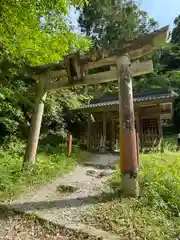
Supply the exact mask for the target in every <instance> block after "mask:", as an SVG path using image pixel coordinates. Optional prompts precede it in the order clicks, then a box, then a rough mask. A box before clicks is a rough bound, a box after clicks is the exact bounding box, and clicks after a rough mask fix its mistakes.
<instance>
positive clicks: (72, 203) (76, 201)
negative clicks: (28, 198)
mask: <svg viewBox="0 0 180 240" xmlns="http://www.w3.org/2000/svg"><path fill="white" fill-rule="evenodd" d="M117 198H119V199H120V193H119V192H118V193H117V192H114V193H109V194H105V193H104V194H102V195H97V196H87V197H81V198H69V199H67V198H66V199H60V200H54V201H40V202H24V203H17V204H6V205H5V204H1V205H0V211H1V209H3V208H7V209H14V210H15V211H20V212H21V211H23V212H26V211H32V212H33V211H38V210H44V209H52V208H57V209H62V208H72V207H81V206H83V205H89V204H98V203H105V202H109V201H112V200H114V199H117ZM0 218H1V212H0Z"/></svg>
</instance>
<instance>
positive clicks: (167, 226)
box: [83, 151, 180, 240]
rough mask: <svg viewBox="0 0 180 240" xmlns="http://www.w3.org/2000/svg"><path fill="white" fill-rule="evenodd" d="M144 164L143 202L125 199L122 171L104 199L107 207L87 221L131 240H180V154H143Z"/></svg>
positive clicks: (102, 205)
mask: <svg viewBox="0 0 180 240" xmlns="http://www.w3.org/2000/svg"><path fill="white" fill-rule="evenodd" d="M140 163H141V169H140V187H141V196H140V198H139V199H128V198H121V193H120V174H119V167H118V168H117V172H116V173H115V174H114V176H113V178H112V179H111V180H110V181H109V183H108V186H106V188H107V189H106V193H104V194H103V195H102V197H101V198H102V199H103V198H104V203H102V201H99V203H97V204H96V207H95V210H94V213H93V215H92V213H91V214H89V215H86V216H84V217H83V220H84V221H85V223H89V224H91V225H93V226H95V227H98V228H102V229H104V230H106V231H110V232H113V233H116V234H118V235H119V236H121V235H122V236H129V239H141V240H144V239H148V240H156V239H157V240H159V239H160V240H161V239H162V240H166V239H167V240H168V239H169V240H172V239H179V238H178V237H180V153H172V152H168V151H165V153H164V154H163V155H160V154H153V153H152V154H143V155H141V162H140ZM109 196H111V197H109ZM107 197H108V198H107Z"/></svg>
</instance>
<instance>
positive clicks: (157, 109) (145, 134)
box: [76, 89, 177, 152]
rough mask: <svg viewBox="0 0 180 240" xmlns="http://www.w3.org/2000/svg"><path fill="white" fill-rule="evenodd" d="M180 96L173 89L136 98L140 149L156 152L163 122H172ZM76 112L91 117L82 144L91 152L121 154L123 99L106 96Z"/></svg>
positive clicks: (150, 91)
mask: <svg viewBox="0 0 180 240" xmlns="http://www.w3.org/2000/svg"><path fill="white" fill-rule="evenodd" d="M176 96H177V94H176V93H175V92H174V91H172V90H171V89H150V90H148V91H144V92H140V93H137V94H134V111H135V126H136V131H137V133H138V135H139V142H140V149H141V150H143V149H148V150H153V149H155V148H157V146H159V145H160V142H161V141H162V139H163V130H162V122H163V120H167V119H172V115H173V102H174V99H175V98H176ZM76 111H83V112H87V113H89V119H88V126H87V130H86V132H83V133H80V135H81V136H80V138H81V143H82V144H83V145H85V146H86V147H87V149H88V150H90V151H98V152H99V151H100V152H106V151H111V152H114V151H119V139H120V136H119V133H120V131H119V130H120V129H119V99H118V93H116V95H104V96H102V97H101V98H99V99H92V100H91V101H89V103H88V104H87V105H86V106H84V107H82V108H80V109H76Z"/></svg>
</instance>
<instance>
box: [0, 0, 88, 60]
mask: <svg viewBox="0 0 180 240" xmlns="http://www.w3.org/2000/svg"><path fill="white" fill-rule="evenodd" d="M83 2H85V1H80V2H79V1H76V0H74V1H70V0H67V1H66V0H63V1H62V0H53V1H51V2H49V1H47V0H40V1H38V3H37V1H35V0H28V1H25V2H23V1H13V2H12V1H10V0H5V1H3V2H2V4H1V10H0V43H1V45H2V47H3V51H2V56H4V55H5V56H6V57H8V59H10V60H11V61H13V62H17V60H18V61H19V60H20V59H21V61H20V62H21V63H23V61H25V62H26V63H29V64H44V63H52V62H55V61H59V60H60V59H61V58H62V57H63V56H64V55H65V54H67V53H68V52H69V51H72V50H73V49H77V48H81V47H84V41H83V39H84V37H81V36H78V35H76V34H75V33H73V32H72V31H71V29H70V28H69V26H68V25H67V23H66V18H67V16H68V10H69V8H70V7H71V6H77V5H79V6H80V7H82V5H83ZM79 3H81V4H79ZM85 41H87V39H85Z"/></svg>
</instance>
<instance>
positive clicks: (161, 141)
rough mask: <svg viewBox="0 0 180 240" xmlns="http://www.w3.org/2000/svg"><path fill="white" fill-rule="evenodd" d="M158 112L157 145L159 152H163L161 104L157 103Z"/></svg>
mask: <svg viewBox="0 0 180 240" xmlns="http://www.w3.org/2000/svg"><path fill="white" fill-rule="evenodd" d="M158 109H159V111H158V112H159V114H158V128H159V139H160V141H159V145H160V152H161V153H162V152H164V145H163V129H162V121H161V105H160V104H158Z"/></svg>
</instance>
